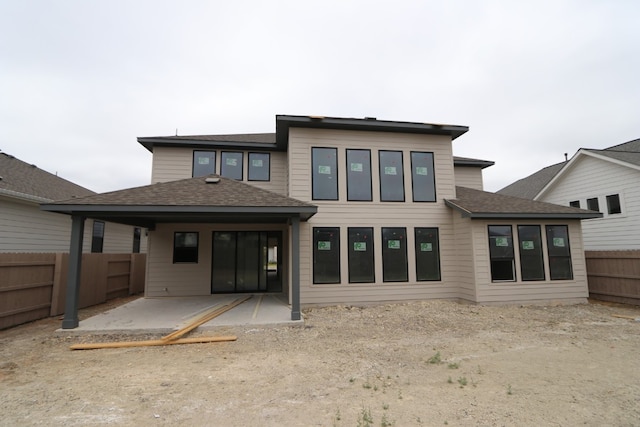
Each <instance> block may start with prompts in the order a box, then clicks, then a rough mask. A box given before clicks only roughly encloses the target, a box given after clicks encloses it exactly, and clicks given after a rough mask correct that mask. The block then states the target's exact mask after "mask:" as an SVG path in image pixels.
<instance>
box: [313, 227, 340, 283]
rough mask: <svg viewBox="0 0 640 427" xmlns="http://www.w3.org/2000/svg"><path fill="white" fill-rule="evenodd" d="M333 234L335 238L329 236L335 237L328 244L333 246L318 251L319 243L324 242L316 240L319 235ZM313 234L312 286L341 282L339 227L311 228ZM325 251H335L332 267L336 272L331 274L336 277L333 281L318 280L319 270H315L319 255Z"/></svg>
mask: <svg viewBox="0 0 640 427" xmlns="http://www.w3.org/2000/svg"><path fill="white" fill-rule="evenodd" d="M322 232H325V233H334V234H335V236H330V237H335V239H333V240H330V241H329V242H331V244H332V245H333V246H334V247H332V248H330V249H323V250H320V244H319V243H320V242H325V241H324V240H322V241H321V240H318V237H319V233H322ZM312 233H313V239H312V240H313V284H314V285H331V284H333V285H335V284H339V283H341V282H342V279H341V271H342V270H341V265H340V227H313V230H312ZM325 250H330V251H334V250H335V251H337V261H334V267H337V272H335V271H334V272H333V273H337V275H336V276H335V278H334V279H333V280H320V274H319V270H318V269H317V268H316V267H317V266H318V263H319V259H320V258H321V257H320V253H321V252H324V251H325Z"/></svg>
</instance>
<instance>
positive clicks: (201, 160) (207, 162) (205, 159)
mask: <svg viewBox="0 0 640 427" xmlns="http://www.w3.org/2000/svg"><path fill="white" fill-rule="evenodd" d="M214 173H216V152H215V151H194V152H193V170H192V173H191V175H192V176H193V177H194V178H195V177H197V176H205V175H211V174H214Z"/></svg>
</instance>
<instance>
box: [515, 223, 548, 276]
mask: <svg viewBox="0 0 640 427" xmlns="http://www.w3.org/2000/svg"><path fill="white" fill-rule="evenodd" d="M525 227H528V228H537V230H538V231H537V235H536V236H532V237H533V240H523V234H527V233H524V231H523V229H524V228H525ZM516 228H517V230H518V252H519V254H520V256H519V258H520V278H521V280H522V281H523V282H534V281H544V280H546V272H545V268H544V248H543V245H542V227H541V226H540V225H539V224H523V225H518V226H517V227H516ZM536 239H537V240H536ZM529 251H535V253H534V252H531V253H529ZM530 261H535V262H536V263H537V264H538V265H537V266H536V267H538V268H539V269H540V272H541V273H542V275H541V276H540V275H536V276H532V273H533V272H532V268H530V267H531V265H532V263H531V262H530Z"/></svg>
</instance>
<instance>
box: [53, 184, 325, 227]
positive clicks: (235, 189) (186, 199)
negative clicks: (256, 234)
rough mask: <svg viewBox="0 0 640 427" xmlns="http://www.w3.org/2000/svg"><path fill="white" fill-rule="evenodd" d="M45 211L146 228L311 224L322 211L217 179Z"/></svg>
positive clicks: (136, 190)
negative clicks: (246, 220)
mask: <svg viewBox="0 0 640 427" xmlns="http://www.w3.org/2000/svg"><path fill="white" fill-rule="evenodd" d="M207 180H209V181H216V180H217V181H218V182H217V183H208V182H207ZM42 209H43V210H46V211H53V212H59V213H66V214H75V215H83V216H88V217H92V218H101V219H105V220H110V221H114V222H122V223H125V224H131V225H144V226H151V225H153V224H155V223H157V222H176V221H179V222H190V221H193V222H216V221H229V220H237V221H238V222H240V221H241V220H242V217H243V216H247V217H251V219H252V220H253V221H254V222H260V218H259V217H262V218H264V219H269V218H277V219H279V220H282V219H284V218H286V217H290V216H292V215H294V214H299V215H300V217H301V219H303V220H306V219H308V218H310V217H311V216H313V214H315V213H316V211H317V207H316V206H315V205H312V204H310V203H306V202H302V201H300V200H296V199H293V198H291V197H286V196H282V195H280V194H277V193H274V192H272V191H267V190H263V189H261V188H258V187H255V186H253V185H250V184H245V183H243V182H240V181H235V180H233V179H228V178H222V177H219V176H217V175H210V176H209V177H197V178H189V179H182V180H178V181H169V182H162V183H158V184H152V185H146V186H143V187H135V188H130V189H126V190H119V191H112V192H109V193H102V194H96V195H93V196H87V197H81V198H73V199H69V200H63V201H59V202H56V203H51V204H44V205H42ZM257 217H258V218H257ZM266 222H269V221H266Z"/></svg>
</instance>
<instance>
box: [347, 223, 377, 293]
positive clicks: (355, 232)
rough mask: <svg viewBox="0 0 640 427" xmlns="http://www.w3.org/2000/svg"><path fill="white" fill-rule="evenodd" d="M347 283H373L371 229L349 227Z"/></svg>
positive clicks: (373, 264) (373, 262)
mask: <svg viewBox="0 0 640 427" xmlns="http://www.w3.org/2000/svg"><path fill="white" fill-rule="evenodd" d="M348 235H349V239H348V240H349V283H372V282H375V281H376V279H375V261H374V256H373V228H371V227H349V229H348Z"/></svg>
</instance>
